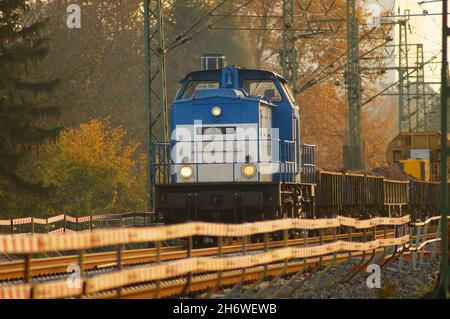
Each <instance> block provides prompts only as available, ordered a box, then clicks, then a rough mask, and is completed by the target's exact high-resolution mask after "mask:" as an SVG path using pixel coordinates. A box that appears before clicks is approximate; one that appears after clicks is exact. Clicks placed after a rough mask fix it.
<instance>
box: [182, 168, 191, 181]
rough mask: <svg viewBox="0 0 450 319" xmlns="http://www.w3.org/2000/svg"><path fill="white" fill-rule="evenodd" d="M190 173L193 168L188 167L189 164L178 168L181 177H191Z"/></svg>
mask: <svg viewBox="0 0 450 319" xmlns="http://www.w3.org/2000/svg"><path fill="white" fill-rule="evenodd" d="M192 173H193V170H192V167H190V166H182V167H181V168H180V175H181V177H183V178H185V179H188V178H191V177H192Z"/></svg>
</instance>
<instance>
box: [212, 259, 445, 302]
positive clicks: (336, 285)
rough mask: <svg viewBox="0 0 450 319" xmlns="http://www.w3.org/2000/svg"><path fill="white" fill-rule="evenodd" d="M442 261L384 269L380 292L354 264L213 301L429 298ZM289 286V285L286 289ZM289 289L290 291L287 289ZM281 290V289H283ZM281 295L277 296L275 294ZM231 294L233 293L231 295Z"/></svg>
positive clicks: (392, 265) (225, 293) (226, 294)
mask: <svg viewBox="0 0 450 319" xmlns="http://www.w3.org/2000/svg"><path fill="white" fill-rule="evenodd" d="M438 270H439V261H432V262H426V263H422V264H417V266H416V269H415V270H412V269H411V268H410V267H409V264H408V263H407V262H406V261H405V262H404V263H403V268H402V271H399V267H398V262H397V261H396V262H391V263H390V264H389V265H388V266H385V267H383V268H381V284H380V288H368V286H367V283H366V281H367V278H368V276H370V275H371V274H370V273H369V272H359V273H358V274H357V275H356V276H354V277H353V278H352V279H350V280H348V281H347V282H343V281H345V279H349V278H350V277H351V275H353V274H355V264H345V265H339V266H335V267H329V268H325V267H322V269H318V270H316V271H315V272H314V274H313V275H311V273H310V272H308V273H305V274H303V275H300V276H297V277H296V278H295V279H294V280H290V278H280V279H278V280H276V281H275V282H274V283H272V284H271V285H269V281H266V282H264V283H262V284H261V285H259V286H258V287H257V288H256V289H254V290H253V291H252V290H251V287H252V286H246V287H244V288H242V289H238V290H237V291H232V290H231V289H226V290H224V291H222V292H221V293H218V294H216V295H214V298H224V297H226V298H240V297H242V295H243V294H244V295H246V297H248V298H274V297H276V298H289V299H292V298H293V299H415V298H426V297H427V296H429V294H430V293H431V292H432V291H433V290H434V287H435V284H436V282H437V279H438ZM287 283H288V285H286V284H287ZM286 287H287V288H286ZM280 288H281V289H280ZM277 291H278V294H277V295H275V294H276V292H277ZM230 292H231V293H230Z"/></svg>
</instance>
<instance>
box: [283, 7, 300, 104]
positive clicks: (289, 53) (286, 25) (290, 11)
mask: <svg viewBox="0 0 450 319" xmlns="http://www.w3.org/2000/svg"><path fill="white" fill-rule="evenodd" d="M294 10H295V7H294V0H283V34H282V49H281V52H280V59H281V67H282V68H283V77H284V78H285V79H286V80H288V81H289V82H290V83H291V86H292V92H293V93H294V96H295V95H296V93H297V92H298V84H297V49H296V47H295V42H296V41H295V40H296V39H295V11H294Z"/></svg>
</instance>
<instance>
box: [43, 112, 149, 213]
mask: <svg viewBox="0 0 450 319" xmlns="http://www.w3.org/2000/svg"><path fill="white" fill-rule="evenodd" d="M137 148H138V144H137V143H135V142H133V141H129V142H127V141H126V132H125V131H124V130H123V129H122V128H121V127H116V128H111V127H109V126H108V121H104V120H103V121H102V120H91V121H89V122H87V123H84V124H81V125H80V126H79V127H76V128H70V129H66V130H64V131H63V132H62V133H61V135H60V137H59V138H58V140H57V141H56V143H48V144H47V145H45V146H44V152H43V154H42V156H41V158H42V160H41V162H40V165H39V170H40V172H41V174H42V180H43V183H44V185H45V186H47V187H51V189H52V195H51V196H50V198H49V199H48V203H47V205H48V210H49V212H58V213H60V212H67V213H71V214H74V215H77V214H80V215H83V214H88V213H94V212H95V213H111V212H124V211H132V210H138V209H143V208H144V207H143V204H144V202H143V200H145V170H144V169H143V166H142V165H141V164H142V162H144V161H142V158H139V157H137V154H136V150H137Z"/></svg>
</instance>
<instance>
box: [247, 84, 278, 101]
mask: <svg viewBox="0 0 450 319" xmlns="http://www.w3.org/2000/svg"><path fill="white" fill-rule="evenodd" d="M242 88H243V89H244V90H245V91H246V92H247V93H248V95H249V96H253V97H258V96H262V97H266V98H269V99H270V100H271V101H272V102H281V100H282V97H281V93H280V91H279V90H278V88H277V86H276V85H275V82H274V81H273V80H243V81H242Z"/></svg>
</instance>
